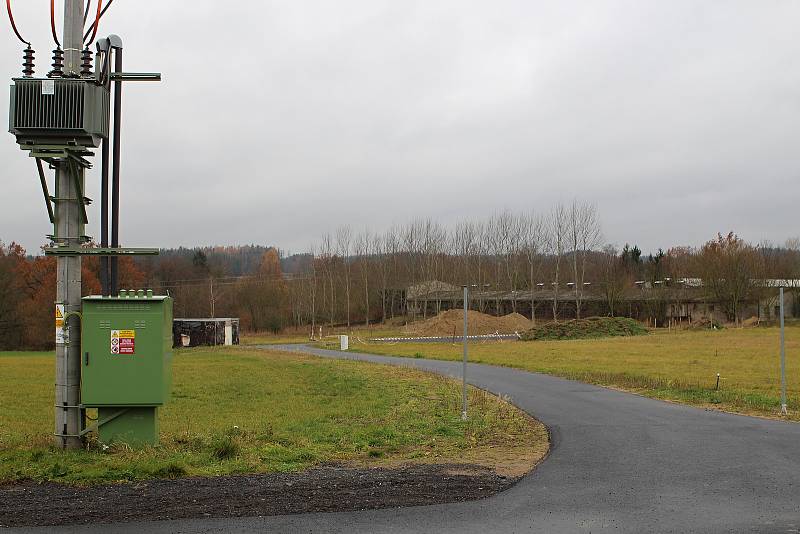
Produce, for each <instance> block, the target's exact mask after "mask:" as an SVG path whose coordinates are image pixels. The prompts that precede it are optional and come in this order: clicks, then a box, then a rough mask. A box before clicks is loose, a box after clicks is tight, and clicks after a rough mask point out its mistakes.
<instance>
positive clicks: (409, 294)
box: [404, 278, 800, 326]
mask: <svg viewBox="0 0 800 534" xmlns="http://www.w3.org/2000/svg"><path fill="white" fill-rule="evenodd" d="M753 285H754V286H759V287H761V288H774V289H773V290H769V291H759V293H760V294H761V295H762V296H761V298H760V299H759V298H751V299H745V300H744V301H743V302H741V303H740V313H739V320H745V319H750V318H752V317H755V318H757V319H758V320H766V321H769V320H774V319H775V318H776V317H777V316H778V309H779V304H780V303H779V302H778V290H777V288H778V287H781V286H783V287H786V288H789V290H788V291H786V292H785V294H784V312H785V316H786V317H787V318H795V317H800V280H758V281H755V280H754V281H753ZM469 298H470V302H469V307H470V309H473V310H479V311H482V312H484V313H488V314H491V315H506V314H508V313H512V312H514V311H516V312H517V313H520V314H522V315H524V316H526V317H528V318H531V317H532V315H531V310H533V312H534V315H535V318H536V319H542V320H548V319H552V318H553V308H554V306H555V307H556V310H557V315H558V318H559V319H573V318H575V317H576V315H577V314H576V309H577V306H576V302H575V301H576V297H575V289H574V286H573V285H572V284H563V285H562V286H561V287H560V288H559V289H558V290H557V289H556V288H554V287H552V284H551V285H550V287H546V286H545V285H544V284H540V286H537V289H534V290H530V289H524V290H517V291H505V290H500V291H491V290H484V291H478V290H476V289H472V290H471V291H470V294H469ZM580 301H581V316H582V317H590V316H609V315H616V316H620V317H631V318H633V319H637V320H640V321H642V322H645V323H648V324H650V325H652V326H665V325H666V324H676V323H677V324H681V323H692V322H695V321H707V320H713V321H715V322H718V323H724V322H726V321H727V317H726V315H725V312H724V308H723V306H721V305H720V303H719V302H717V301H715V300H714V299H711V298H709V297H708V295H707V292H706V291H704V289H703V284H702V281H701V280H700V279H697V278H692V279H685V280H680V281H674V282H669V281H663V282H662V284H655V285H653V284H650V283H645V282H640V283H638V284H635V285H634V286H633V287H630V286H629V287H626V288H623V289H621V290H618V291H616V292H615V294H613V295H611V294H609V293H606V292H604V291H603V289H602V287H601V286H599V285H596V284H589V285H587V286H586V287H585V288H584V289H583V291H582V295H581V297H580ZM404 302H405V306H406V309H405V312H406V314H407V315H409V316H410V317H413V318H418V317H427V316H432V315H436V314H438V313H440V312H442V311H445V310H449V309H453V308H461V307H463V305H464V302H463V289H462V288H461V287H457V286H454V285H452V284H448V283H445V282H440V281H437V280H432V281H429V282H424V283H421V284H415V285H413V286H409V287H408V288H407V289H406V290H405V292H404ZM612 304H613V306H612ZM612 307H613V309H612Z"/></svg>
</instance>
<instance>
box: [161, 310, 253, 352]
mask: <svg viewBox="0 0 800 534" xmlns="http://www.w3.org/2000/svg"><path fill="white" fill-rule="evenodd" d="M238 344H239V319H238V317H237V318H233V317H225V318H212V319H209V318H206V319H184V318H179V319H173V321H172V346H173V347H176V348H177V347H199V346H211V347H213V346H217V345H238Z"/></svg>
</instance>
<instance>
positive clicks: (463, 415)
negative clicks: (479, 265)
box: [461, 286, 469, 421]
mask: <svg viewBox="0 0 800 534" xmlns="http://www.w3.org/2000/svg"><path fill="white" fill-rule="evenodd" d="M467 302H469V288H468V287H467V286H464V339H463V341H464V363H463V364H462V367H461V403H462V408H461V419H463V420H464V421H466V420H467Z"/></svg>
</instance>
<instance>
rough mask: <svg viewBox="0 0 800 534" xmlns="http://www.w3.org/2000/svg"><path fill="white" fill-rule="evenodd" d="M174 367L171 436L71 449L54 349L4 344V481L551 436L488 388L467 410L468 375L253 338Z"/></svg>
mask: <svg viewBox="0 0 800 534" xmlns="http://www.w3.org/2000/svg"><path fill="white" fill-rule="evenodd" d="M173 369H174V371H173V372H174V379H173V400H172V402H171V403H170V404H168V405H167V406H165V407H164V408H163V409H162V410H160V418H161V419H160V421H161V436H162V439H161V441H162V444H161V446H159V447H151V448H146V449H142V450H130V449H128V448H127V447H124V446H115V447H112V448H111V449H109V450H107V451H100V450H99V447H98V446H97V444H90V447H89V450H88V451H72V452H64V451H59V450H55V449H54V448H52V446H51V442H52V438H51V435H50V433H51V432H52V427H53V408H52V405H53V373H54V357H53V355H52V354H51V353H0V374H2V376H3V379H4V387H3V388H2V389H0V406H2V410H0V483H3V482H11V481H15V480H23V479H32V480H35V481H43V480H55V481H63V482H70V483H94V482H107V481H124V480H137V479H145V478H151V477H178V476H184V475H222V474H230V473H252V472H270V471H294V470H300V469H303V468H306V467H309V466H312V465H315V464H320V463H324V462H345V463H348V462H352V463H367V464H370V465H373V464H377V465H380V464H396V463H398V462H405V461H413V462H432V461H443V462H453V461H456V462H463V461H469V460H470V458H472V459H478V458H480V457H482V456H487V455H485V454H484V453H486V452H492V451H494V453H495V456H497V451H498V450H499V451H501V452H502V451H511V452H513V451H520V450H522V449H525V450H530V449H532V448H535V447H539V448H540V449H541V448H542V447H543V448H544V450H546V448H547V435H546V431H545V430H544V428H543V427H542V425H541V424H539V423H536V422H534V421H532V420H531V419H529V418H528V417H526V416H525V415H524V414H522V413H521V412H519V411H518V410H516V409H515V408H513V407H511V406H510V405H509V404H507V403H506V402H504V401H501V400H499V399H497V398H496V397H492V396H490V395H488V394H486V393H484V392H482V391H480V390H472V391H471V392H470V404H471V413H472V414H474V415H473V417H471V418H470V420H469V421H467V422H462V421H461V420H460V417H459V414H460V404H459V403H460V389H459V386H458V384H456V383H454V382H452V381H450V380H447V379H444V378H441V377H437V376H433V375H430V374H425V373H421V372H417V371H413V370H410V369H404V368H397V367H388V366H381V365H374V364H365V363H360V362H353V361H331V360H323V359H318V358H312V357H307V356H302V355H295V354H291V355H289V354H281V353H276V352H267V351H256V350H252V349H246V348H242V349H230V348H229V349H227V350H225V349H188V350H181V351H178V352H177V353H176V356H175V360H174V367H173ZM542 454H543V453H542ZM488 456H491V454H488ZM500 456H501V457H502V454H500ZM477 463H480V462H477Z"/></svg>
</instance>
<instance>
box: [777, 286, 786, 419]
mask: <svg viewBox="0 0 800 534" xmlns="http://www.w3.org/2000/svg"><path fill="white" fill-rule="evenodd" d="M778 298H779V299H780V301H781V304H780V312H781V413H782V414H784V415H786V413H787V410H786V341H785V335H784V321H783V288H780V293H779V297H778Z"/></svg>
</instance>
